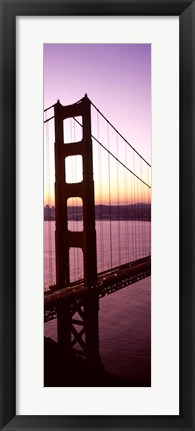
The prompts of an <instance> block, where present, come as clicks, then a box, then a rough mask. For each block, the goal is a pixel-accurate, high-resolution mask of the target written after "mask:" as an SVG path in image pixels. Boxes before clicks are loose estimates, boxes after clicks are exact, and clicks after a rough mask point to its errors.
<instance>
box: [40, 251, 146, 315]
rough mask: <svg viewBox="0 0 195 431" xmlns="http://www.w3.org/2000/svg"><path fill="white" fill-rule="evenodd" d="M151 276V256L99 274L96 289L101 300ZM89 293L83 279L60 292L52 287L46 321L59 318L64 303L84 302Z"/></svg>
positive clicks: (46, 306)
mask: <svg viewBox="0 0 195 431" xmlns="http://www.w3.org/2000/svg"><path fill="white" fill-rule="evenodd" d="M150 274H151V256H147V257H144V258H141V259H138V260H135V261H133V262H130V263H126V264H124V265H120V266H116V267H115V268H112V269H110V270H109V269H108V270H106V271H103V272H101V273H99V274H98V279H97V285H96V286H95V288H94V289H96V291H97V292H98V296H99V298H102V297H103V296H107V295H109V294H111V293H113V292H116V291H117V290H120V289H122V288H123V287H125V286H129V285H130V284H133V283H135V282H136V281H139V280H141V279H143V278H146V277H148V276H149V275H150ZM87 292H88V289H87V288H85V287H84V280H83V279H81V280H78V281H75V282H72V283H71V284H70V286H69V287H65V288H63V289H60V290H59V289H57V288H56V286H51V288H50V290H49V291H46V292H45V294H44V321H45V322H48V321H49V320H52V319H55V318H56V317H57V306H58V305H59V304H62V301H63V302H64V303H67V302H69V303H70V302H74V301H82V299H83V298H84V297H85V295H86V294H87Z"/></svg>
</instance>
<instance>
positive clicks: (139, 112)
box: [44, 44, 151, 162]
mask: <svg viewBox="0 0 195 431" xmlns="http://www.w3.org/2000/svg"><path fill="white" fill-rule="evenodd" d="M85 93H87V95H88V97H89V98H90V99H91V100H92V102H93V103H94V104H95V105H96V106H97V107H98V108H99V109H100V110H101V111H102V112H103V114H104V115H105V116H107V117H108V119H109V120H110V121H111V122H112V123H113V124H114V126H115V127H116V128H118V129H119V131H120V132H121V133H122V134H123V135H124V137H125V138H126V139H127V140H128V141H129V142H130V143H132V144H133V146H135V148H136V149H137V150H138V151H140V152H141V154H142V155H143V156H145V158H146V159H147V160H148V161H149V162H150V160H151V154H150V153H151V46H150V45H147V44H145V45H141V44H46V45H44V107H45V108H46V107H47V106H50V105H52V104H53V103H55V102H56V101H57V99H60V102H61V103H62V104H63V105H68V104H71V103H75V102H76V101H77V100H79V99H81V98H82V97H83V96H84V94H85Z"/></svg>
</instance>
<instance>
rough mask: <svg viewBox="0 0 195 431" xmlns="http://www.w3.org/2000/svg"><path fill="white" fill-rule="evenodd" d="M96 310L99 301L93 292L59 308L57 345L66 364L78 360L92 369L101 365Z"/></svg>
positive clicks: (60, 305)
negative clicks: (84, 362) (83, 361)
mask: <svg viewBox="0 0 195 431" xmlns="http://www.w3.org/2000/svg"><path fill="white" fill-rule="evenodd" d="M98 311H99V298H98V295H97V293H96V292H93V291H91V292H87V293H86V295H85V297H84V298H82V299H80V300H78V299H77V300H75V301H74V302H69V303H67V302H66V303H64V304H63V303H60V304H59V305H58V311H57V332H58V343H59V346H60V348H61V351H63V354H64V357H65V360H66V362H71V360H72V359H73V358H76V357H77V358H82V359H85V360H86V362H87V363H88V365H89V366H90V367H91V368H97V367H99V366H100V365H101V361H100V356H99V328H98Z"/></svg>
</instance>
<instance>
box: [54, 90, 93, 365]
mask: <svg viewBox="0 0 195 431" xmlns="http://www.w3.org/2000/svg"><path fill="white" fill-rule="evenodd" d="M54 116H55V174H56V182H55V205H56V284H57V288H58V289H64V288H67V287H68V286H70V256H69V254H70V248H71V247H74V248H75V247H78V248H81V249H82V251H83V267H84V292H82V295H81V298H80V299H78V297H77V299H75V303H74V302H73V301H72V299H71V302H70V304H68V303H67V301H66V305H65V304H64V303H63V301H60V305H59V306H58V310H57V311H58V342H59V344H60V345H61V346H62V347H63V348H64V350H65V355H66V357H70V356H72V354H75V353H76V354H77V355H81V356H83V357H85V358H86V359H87V360H89V361H90V362H91V363H94V364H95V362H97V361H99V336H98V310H99V300H98V294H97V293H96V283H97V255H96V231H95V204H94V181H93V158H92V140H91V104H90V100H89V99H88V97H87V95H85V97H84V98H83V99H81V100H80V101H79V102H77V103H75V104H73V105H69V106H62V105H61V104H60V102H59V101H58V102H57V104H56V105H55V108H54ZM78 116H79V117H80V116H81V117H82V131H83V136H82V139H81V141H80V142H71V143H65V139H64V138H65V137H64V127H63V121H64V120H65V119H67V118H74V117H78ZM76 155H81V156H82V165H83V180H82V181H81V182H79V183H67V182H66V168H65V166H66V164H65V159H66V157H71V156H76ZM73 197H79V198H81V199H82V202H83V231H82V232H76V231H75V232H72V231H69V230H68V207H67V201H68V199H69V198H73ZM76 313H78V315H79V319H78V318H75V317H74V316H75V314H76ZM75 345H77V348H75ZM78 346H79V348H78Z"/></svg>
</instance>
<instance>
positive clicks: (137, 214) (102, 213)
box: [44, 202, 151, 221]
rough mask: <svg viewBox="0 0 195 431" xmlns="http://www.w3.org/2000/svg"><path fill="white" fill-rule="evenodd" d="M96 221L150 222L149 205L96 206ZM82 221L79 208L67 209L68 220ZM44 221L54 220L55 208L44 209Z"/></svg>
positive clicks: (81, 210) (81, 211)
mask: <svg viewBox="0 0 195 431" xmlns="http://www.w3.org/2000/svg"><path fill="white" fill-rule="evenodd" d="M95 218H96V220H110V218H111V219H112V220H145V221H151V204H145V203H141V202H140V203H137V204H130V205H112V206H111V207H110V206H109V205H96V206H95ZM82 219H83V208H82V207H81V206H77V207H76V206H69V207H68V220H70V221H71V220H77V221H80V220H82ZM44 220H45V221H50V220H51V221H52V220H55V207H49V206H48V205H47V206H46V207H44Z"/></svg>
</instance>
